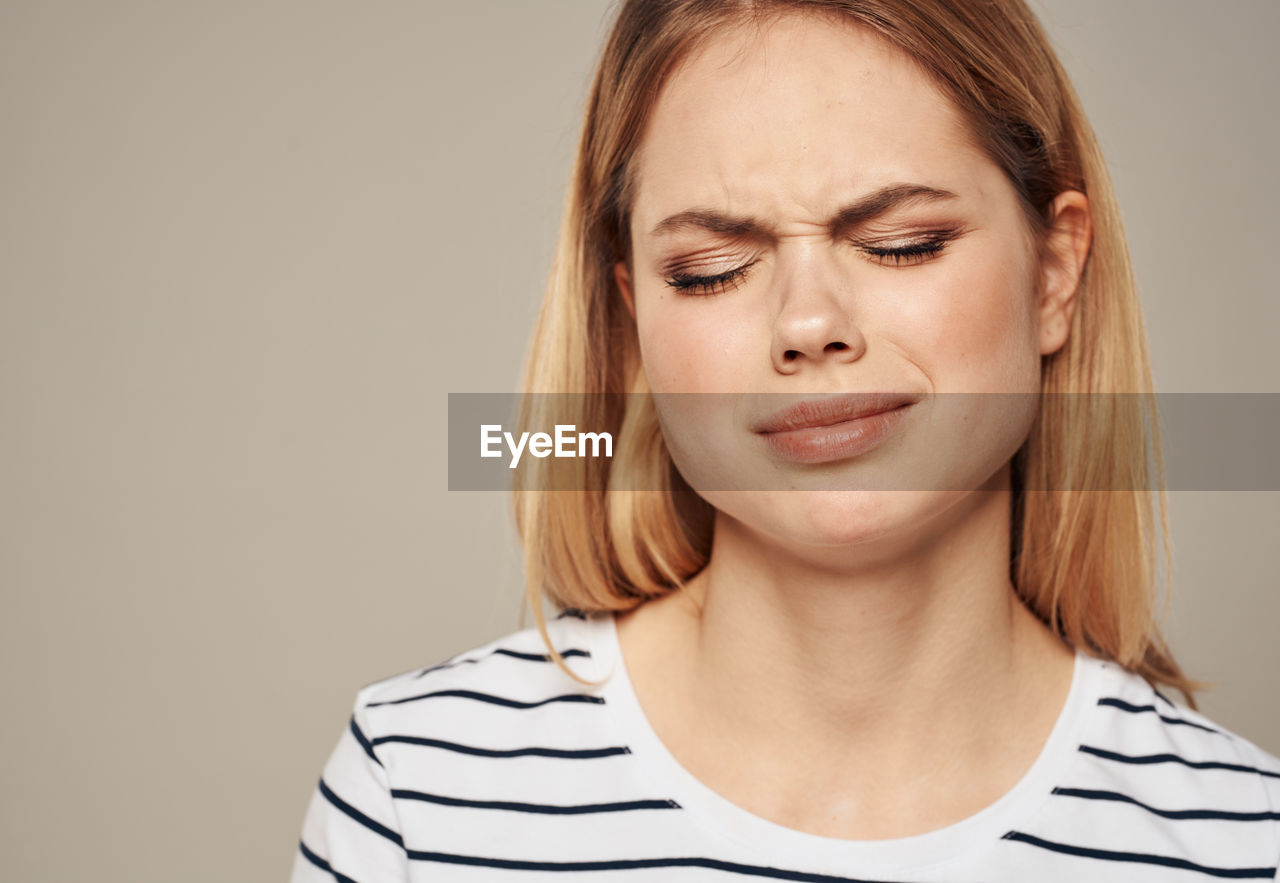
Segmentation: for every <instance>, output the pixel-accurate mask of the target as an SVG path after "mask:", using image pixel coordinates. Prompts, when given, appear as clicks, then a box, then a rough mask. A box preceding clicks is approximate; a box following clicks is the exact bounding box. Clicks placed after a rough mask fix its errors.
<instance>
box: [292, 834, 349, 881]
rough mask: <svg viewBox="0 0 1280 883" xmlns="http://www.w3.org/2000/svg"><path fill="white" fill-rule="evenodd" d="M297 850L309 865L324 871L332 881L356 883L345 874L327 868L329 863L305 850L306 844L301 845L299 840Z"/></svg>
mask: <svg viewBox="0 0 1280 883" xmlns="http://www.w3.org/2000/svg"><path fill="white" fill-rule="evenodd" d="M298 848H299V849H300V850H302V856H303V858H305V859H306V860H307V861H309V862H311V864H313V865H315V866H316V867H317V868H319V869H320V870H322V871H324V872H325V873H327V874H332V875H333V879H335V880H337V881H338V883H356V881H355V880H352V879H351V878H350V877H348V876H347V875H346V874H339V873H338V872H337V871H335V870H334V869H333V868H331V867H329V863H328V862H327V861H325V860H324V859H322V858H320V856H318V855H316V854H315V853H314V852H312V851H311V850H310V849H307V844H305V843H303V842H302V841H301V840H299V841H298Z"/></svg>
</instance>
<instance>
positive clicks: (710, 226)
mask: <svg viewBox="0 0 1280 883" xmlns="http://www.w3.org/2000/svg"><path fill="white" fill-rule="evenodd" d="M958 198H959V197H957V196H956V194H954V193H952V192H951V191H950V190H940V189H938V188H937V187H926V186H925V185H923V184H889V185H887V186H885V187H881V188H880V189H879V190H875V191H873V192H871V193H868V194H867V195H866V196H863V197H861V198H860V199H858V200H857V201H856V202H853V203H851V204H849V205H847V206H845V207H844V208H842V209H840V210H839V211H838V212H836V213H835V215H834V216H833V217H832V219H831V220H830V221H829V222H828V227H829V228H830V230H831V233H832V235H835V234H837V233H839V232H841V231H844V230H849V229H852V228H854V227H857V226H858V225H859V224H865V223H866V222H867V221H870V220H872V219H873V218H877V217H879V216H880V215H883V214H884V213H885V212H887V211H889V210H890V209H895V208H900V207H902V206H907V205H916V204H919V203H928V202H938V201H940V200H946V199H958ZM690 227H693V228H696V229H700V230H706V231H709V232H711V233H720V234H723V235H726V236H741V237H753V238H754V237H769V236H772V235H773V232H774V231H773V228H772V227H771V226H770V225H768V224H765V223H763V222H761V221H757V220H756V219H754V218H749V217H734V216H732V215H726V214H724V213H722V212H717V211H714V210H712V209H687V210H686V211H682V212H677V213H676V214H674V215H671V216H670V217H668V218H664V219H663V220H661V221H659V222H658V224H657V226H655V227H654V228H653V230H652V231H650V233H649V235H650V236H654V237H657V236H665V235H666V234H668V233H674V232H675V231H677V230H684V229H687V228H690Z"/></svg>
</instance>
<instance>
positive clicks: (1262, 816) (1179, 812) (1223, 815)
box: [1053, 788, 1280, 822]
mask: <svg viewBox="0 0 1280 883" xmlns="http://www.w3.org/2000/svg"><path fill="white" fill-rule="evenodd" d="M1053 793H1054V794H1060V795H1062V796H1064V797H1083V798H1084V799H1086V800H1112V801H1115V802H1117V803H1132V804H1133V805H1134V806H1140V807H1142V808H1143V809H1145V810H1146V811H1147V812H1151V813H1155V814H1156V815H1158V816H1162V817H1163V818H1166V819H1224V820H1227V821H1232V822H1267V821H1280V812H1228V811H1227V810H1221V809H1156V808H1155V807H1154V806H1148V805H1147V804H1145V803H1143V802H1142V801H1140V800H1135V799H1134V798H1132V797H1130V796H1128V795H1127V794H1120V793H1119V792H1116V791H1093V790H1089V789H1085V788H1054V789H1053Z"/></svg>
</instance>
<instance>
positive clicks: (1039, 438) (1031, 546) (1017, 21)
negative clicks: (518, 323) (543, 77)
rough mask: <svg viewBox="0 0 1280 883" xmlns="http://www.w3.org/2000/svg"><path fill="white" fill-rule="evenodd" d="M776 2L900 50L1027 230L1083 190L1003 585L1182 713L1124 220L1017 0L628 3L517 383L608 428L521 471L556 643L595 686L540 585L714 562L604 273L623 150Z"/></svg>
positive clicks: (626, 592) (538, 601)
mask: <svg viewBox="0 0 1280 883" xmlns="http://www.w3.org/2000/svg"><path fill="white" fill-rule="evenodd" d="M788 11H799V12H812V13H820V14H825V15H830V16H833V17H836V18H839V19H840V20H843V21H849V22H853V23H855V24H857V25H860V26H862V27H864V28H868V29H870V30H871V31H872V32H874V33H876V34H878V35H880V36H881V37H882V38H884V39H886V40H888V41H889V42H890V43H892V44H893V45H895V46H897V47H898V48H899V49H901V50H903V51H904V52H905V53H906V54H907V55H909V56H910V57H911V58H913V59H914V60H915V61H916V63H917V64H919V65H920V66H921V67H922V68H923V69H924V70H925V71H926V72H927V73H928V74H929V75H930V76H931V77H932V78H933V80H934V81H935V82H936V83H937V84H938V85H939V86H940V87H941V88H942V89H943V90H944V92H945V93H946V94H948V95H949V96H950V97H951V98H952V100H953V101H954V103H955V105H956V106H957V107H958V108H959V109H960V110H961V111H962V113H963V115H964V117H965V118H966V120H967V122H968V124H969V126H970V129H971V131H972V133H973V134H974V135H975V136H976V138H977V141H978V143H979V145H980V146H981V147H982V148H983V149H984V150H985V151H986V152H987V153H988V154H989V155H990V156H991V158H992V159H993V160H994V161H995V162H996V163H997V164H998V165H999V166H1000V167H1001V168H1002V170H1003V171H1004V172H1005V174H1006V175H1007V176H1008V178H1009V180H1010V181H1011V182H1012V183H1013V185H1014V188H1015V190H1016V191H1017V194H1018V198H1019V200H1020V201H1021V203H1022V206H1023V208H1024V210H1025V214H1026V217H1027V219H1028V222H1029V227H1030V229H1032V230H1033V231H1036V232H1037V233H1043V231H1044V230H1045V228H1046V224H1047V214H1048V210H1049V206H1050V203H1051V202H1052V200H1053V199H1054V197H1055V196H1056V195H1057V194H1059V193H1061V192H1063V191H1066V190H1079V191H1082V192H1083V193H1085V194H1086V195H1087V196H1088V198H1089V204H1090V207H1091V215H1092V222H1093V231H1094V232H1093V242H1092V247H1091V251H1090V254H1089V257H1088V260H1087V262H1086V265H1085V270H1084V273H1083V276H1082V278H1081V282H1080V286H1079V289H1078V292H1077V297H1076V299H1077V304H1078V305H1077V307H1076V309H1075V311H1074V314H1073V317H1072V327H1071V330H1070V334H1069V336H1068V338H1067V342H1066V344H1065V345H1064V346H1063V347H1062V348H1061V349H1059V350H1058V351H1057V352H1055V353H1053V354H1050V355H1047V356H1043V357H1042V383H1041V392H1042V393H1049V394H1051V395H1045V396H1042V400H1043V401H1042V407H1041V408H1040V411H1039V413H1038V416H1037V418H1036V421H1035V423H1034V425H1033V426H1032V429H1031V431H1030V433H1029V435H1028V437H1027V439H1026V441H1025V442H1024V444H1023V445H1022V447H1021V448H1020V449H1019V450H1018V452H1017V453H1016V454H1015V456H1014V458H1013V463H1012V497H1013V499H1012V512H1011V536H1010V540H1011V546H1010V562H1009V567H1010V570H1009V573H1010V579H1011V581H1012V583H1013V585H1014V587H1015V590H1016V591H1017V593H1018V595H1019V597H1020V598H1021V599H1022V601H1023V602H1024V603H1025V604H1026V605H1027V606H1028V608H1030V609H1031V610H1032V612H1034V613H1035V614H1036V615H1037V616H1038V617H1039V618H1040V619H1041V620H1042V621H1043V622H1045V623H1046V624H1047V625H1048V627H1049V628H1050V629H1052V630H1053V631H1054V632H1055V633H1056V634H1058V635H1060V636H1061V637H1062V638H1063V639H1064V640H1066V641H1067V642H1068V643H1070V644H1071V645H1073V646H1079V647H1084V648H1086V649H1087V650H1089V651H1090V652H1092V653H1093V654H1095V655H1097V656H1100V657H1103V658H1106V659H1110V660H1113V661H1115V662H1117V663H1118V664H1120V665H1121V666H1123V667H1125V668H1127V669H1129V670H1131V671H1133V672H1136V673H1137V674H1139V675H1141V676H1142V677H1144V678H1146V679H1147V680H1148V681H1149V682H1150V683H1152V684H1153V685H1168V686H1170V687H1172V688H1174V689H1176V690H1178V691H1180V692H1181V693H1182V694H1183V696H1184V697H1185V698H1186V701H1187V703H1188V704H1189V705H1190V706H1191V707H1192V708H1195V707H1196V703H1195V696H1194V691H1196V690H1200V689H1204V685H1203V684H1201V683H1200V682H1196V681H1191V680H1189V679H1188V678H1187V677H1186V676H1185V675H1184V674H1183V672H1182V670H1181V669H1180V668H1179V666H1178V665H1177V663H1176V662H1175V661H1174V659H1173V656H1172V654H1171V653H1170V652H1169V650H1168V648H1167V647H1166V645H1165V643H1164V641H1163V639H1162V637H1161V635H1160V631H1159V628H1158V624H1157V621H1156V616H1155V601H1156V587H1157V582H1160V580H1159V578H1158V573H1159V567H1158V566H1157V548H1156V547H1157V541H1159V545H1160V547H1161V548H1162V549H1163V561H1164V584H1163V588H1164V589H1165V595H1166V597H1167V589H1168V585H1167V580H1168V577H1169V570H1170V568H1169V564H1170V553H1169V546H1170V543H1169V525H1168V516H1167V500H1166V497H1165V493H1164V490H1163V482H1164V464H1163V460H1162V457H1161V446H1160V435H1159V425H1158V420H1157V419H1156V416H1155V415H1156V411H1155V398H1154V394H1153V384H1152V377H1151V368H1150V362H1149V359H1148V355H1147V344H1146V332H1145V330H1144V329H1143V324H1142V315H1141V310H1140V307H1139V301H1138V295H1137V290H1136V286H1135V283H1134V279H1133V271H1132V266H1131V263H1130V259H1129V253H1128V246H1127V244H1126V241H1125V236H1124V231H1123V228H1122V225H1121V220H1120V213H1119V209H1118V206H1117V204H1116V200H1115V195H1114V191H1113V188H1112V185H1111V181H1110V177H1109V175H1108V173H1107V169H1106V165H1105V163H1104V162H1103V158H1102V155H1101V152H1100V150H1099V147H1098V143H1097V139H1096V138H1095V136H1094V133H1093V130H1092V128H1091V127H1090V125H1089V122H1088V120H1087V119H1086V118H1085V114H1084V111H1083V109H1082V107H1081V104H1080V101H1079V98H1078V97H1077V95H1076V93H1075V90H1074V89H1073V87H1072V86H1071V83H1070V81H1069V80H1068V78H1067V76H1066V73H1065V72H1064V70H1063V68H1062V66H1061V64H1060V63H1059V61H1058V59H1057V57H1056V55H1055V54H1054V52H1053V49H1052V48H1051V46H1050V45H1049V41H1048V39H1047V37H1046V36H1045V34H1044V31H1043V30H1042V28H1041V27H1040V24H1039V22H1038V21H1037V20H1036V18H1035V16H1034V15H1033V14H1032V13H1031V11H1030V10H1029V9H1028V8H1027V6H1026V5H1025V3H1024V2H1022V0H985V2H975V0H627V2H624V3H623V4H622V6H621V8H620V10H619V12H618V16H617V18H616V21H615V23H614V26H613V28H612V31H611V33H610V35H609V38H608V40H607V42H606V45H605V47H604V51H603V54H602V56H601V58H600V61H599V64H598V67H597V70H596V73H595V78H594V82H593V85H592V89H591V94H590V97H589V99H588V103H587V107H586V113H585V116H584V119H583V124H582V131H581V137H580V140H579V146H578V152H577V157H576V161H575V164H574V167H573V172H572V178H571V181H570V184H569V189H568V194H567V197H566V201H565V206H564V218H563V224H562V227H561V231H560V237H559V242H558V245H557V247H556V252H555V258H554V262H553V265H552V271H551V275H550V279H549V282H548V285H547V289H546V293H545V297H544V299H543V303H542V309H541V312H540V314H539V317H538V322H537V327H536V330H535V332H534V335H533V339H532V344H531V349H530V353H529V357H528V361H527V365H526V369H525V382H524V391H525V393H534V394H545V393H572V394H573V395H527V396H526V397H525V400H524V402H525V404H524V409H523V411H522V414H521V423H522V424H523V426H529V425H539V426H549V425H553V424H559V423H569V424H577V425H588V426H591V427H593V428H594V429H597V430H600V431H607V432H610V433H613V435H614V437H615V438H617V439H618V442H617V447H616V454H617V456H616V457H615V459H614V460H613V461H612V462H610V461H608V460H595V459H580V460H575V461H571V464H572V465H568V466H566V464H565V463H564V462H563V461H562V462H559V463H556V464H555V466H554V469H555V470H557V472H556V474H555V476H554V477H553V476H552V473H551V472H550V471H549V470H550V469H551V468H552V466H551V464H550V461H534V462H531V463H529V464H528V465H527V467H525V468H523V469H522V470H521V471H520V472H519V474H518V475H517V479H516V486H515V487H516V492H515V495H514V503H515V515H516V525H517V528H518V530H519V532H520V536H521V539H522V542H523V545H524V556H525V573H526V581H527V600H528V602H529V605H530V607H531V609H532V610H533V613H534V617H535V619H536V621H537V625H538V629H539V632H540V633H541V635H542V637H543V640H544V641H545V642H546V644H547V647H548V649H549V650H550V655H551V658H553V659H554V660H555V661H556V663H557V664H558V665H560V666H561V668H564V670H565V671H566V672H567V673H569V675H570V676H571V677H574V678H575V679H576V680H578V681H580V682H582V683H589V682H587V681H584V680H583V679H582V678H580V677H579V676H578V675H576V674H574V673H573V672H572V671H570V670H569V669H568V667H567V666H566V665H565V663H564V659H563V657H562V656H561V655H560V654H559V652H557V650H556V649H555V648H554V647H553V646H552V643H551V640H550V637H549V635H548V633H547V628H546V621H545V617H544V614H543V610H542V604H543V601H544V599H545V600H547V601H549V602H551V603H552V604H553V605H554V606H556V607H558V608H560V609H561V610H574V611H579V612H588V611H622V610H627V609H630V608H633V607H635V606H637V605H639V604H642V603H644V602H645V601H646V600H647V599H650V598H655V597H659V596H661V595H665V594H667V593H669V592H671V591H674V590H678V589H680V588H681V587H682V586H683V585H684V583H685V581H686V580H688V579H689V578H690V577H691V576H693V575H694V574H696V573H697V572H698V571H700V570H701V569H702V568H703V567H704V566H705V564H706V563H707V560H708V557H709V554H710V547H711V530H712V524H713V518H712V515H713V510H712V508H711V506H710V505H709V504H708V503H706V501H704V500H703V499H702V498H700V497H699V496H697V495H696V494H695V493H694V492H693V491H692V490H691V489H690V488H689V486H688V485H687V484H686V483H685V482H684V481H683V479H682V478H681V476H680V474H679V473H678V472H677V471H676V469H675V467H674V465H673V463H672V460H671V457H670V455H669V454H668V452H667V450H666V447H665V445H664V444H663V439H662V433H661V429H660V427H659V424H658V420H657V414H656V411H655V409H654V407H653V404H652V401H651V399H649V398H648V397H647V396H643V395H641V396H634V395H633V396H627V395H625V394H627V393H644V392H646V391H647V390H646V388H645V385H644V384H645V381H644V372H643V371H641V370H639V369H640V355H639V343H638V340H637V338H636V332H635V326H634V322H633V320H632V319H631V316H630V314H629V313H628V311H627V310H626V308H625V306H624V303H623V300H622V298H621V296H620V294H619V292H618V291H617V288H616V283H615V282H614V280H613V277H612V267H613V265H614V264H615V263H616V262H617V261H619V260H627V262H628V263H630V234H629V213H630V207H631V205H632V193H633V184H634V176H633V168H632V159H633V157H634V155H635V153H636V151H637V148H638V146H639V141H640V138H641V136H642V133H643V131H644V128H645V123H646V121H647V119H648V117H649V115H650V113H651V112H652V109H653V106H654V104H655V103H656V100H657V96H658V93H659V91H660V87H661V84H662V83H663V81H664V80H665V78H666V77H667V76H668V75H669V74H670V73H671V72H672V71H673V70H674V68H675V66H676V65H677V64H679V63H680V61H681V60H682V59H684V58H685V57H687V55H688V54H689V53H690V52H691V51H692V50H693V49H695V48H696V47H698V46H699V45H701V44H702V43H704V42H705V41H706V40H708V39H710V38H711V37H712V36H713V35H714V34H716V33H717V32H720V33H723V30H724V28H725V27H726V26H730V25H734V24H743V23H746V24H755V25H757V26H760V25H762V24H763V23H765V22H767V21H768V20H769V19H770V18H771V17H773V16H776V15H779V14H782V13H785V12H788ZM1076 393H1084V394H1086V395H1072V394H1076ZM1116 393H1124V394H1137V395H1136V396H1131V395H1123V396H1115V395H1112V394H1116ZM1054 394H1067V395H1054ZM1097 394H1103V395H1097ZM1120 400H1130V401H1136V404H1137V407H1136V408H1134V407H1124V406H1118V405H1117V402H1118V401H1120ZM1149 451H1150V453H1151V456H1152V457H1153V458H1154V464H1153V469H1154V487H1155V489H1156V490H1155V493H1154V497H1155V500H1154V505H1153V498H1152V494H1151V493H1150V492H1149V491H1148V490H1147V489H1146V487H1147V476H1148V474H1149V473H1148V459H1147V458H1148V452H1149ZM622 475H630V476H633V477H632V478H631V479H630V480H629V481H627V482H623V481H621V480H620V476H622ZM635 476H640V478H635ZM1096 488H1105V489H1106V490H1096ZM1117 488H1118V489H1117ZM1157 509H1158V517H1157V511H1156V510H1157Z"/></svg>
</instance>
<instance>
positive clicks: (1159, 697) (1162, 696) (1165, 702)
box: [1151, 687, 1178, 708]
mask: <svg viewBox="0 0 1280 883" xmlns="http://www.w3.org/2000/svg"><path fill="white" fill-rule="evenodd" d="M1151 692H1152V693H1155V694H1156V697H1157V698H1158V699H1163V700H1164V704H1165V705H1168V706H1169V707H1170V708H1177V707H1178V706H1176V705H1174V704H1173V703H1172V702H1171V701H1169V697H1167V696H1165V695H1164V694H1163V693H1161V692H1160V691H1159V690H1157V689H1156V688H1155V687H1152V688H1151Z"/></svg>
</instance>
